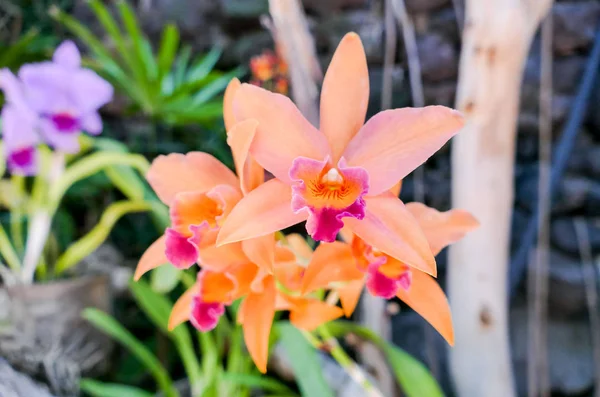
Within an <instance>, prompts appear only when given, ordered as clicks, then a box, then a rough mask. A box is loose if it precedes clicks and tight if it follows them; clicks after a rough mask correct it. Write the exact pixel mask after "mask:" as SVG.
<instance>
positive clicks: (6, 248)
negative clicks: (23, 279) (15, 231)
mask: <svg viewBox="0 0 600 397" xmlns="http://www.w3.org/2000/svg"><path fill="white" fill-rule="evenodd" d="M0 254H1V255H2V257H3V258H4V261H5V262H6V263H7V264H8V266H9V267H10V268H11V270H12V271H13V272H15V273H18V272H19V269H20V268H21V263H20V261H19V257H18V256H17V253H16V252H15V250H14V248H13V246H12V244H11V243H10V239H9V238H8V235H7V234H6V231H5V230H4V228H3V227H2V225H0Z"/></svg>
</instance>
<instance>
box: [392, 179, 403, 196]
mask: <svg viewBox="0 0 600 397" xmlns="http://www.w3.org/2000/svg"><path fill="white" fill-rule="evenodd" d="M401 190H402V179H400V180H399V181H398V183H396V184H395V185H394V186H392V188H391V189H390V192H391V193H392V194H393V195H394V196H396V197H398V196H400V191H401Z"/></svg>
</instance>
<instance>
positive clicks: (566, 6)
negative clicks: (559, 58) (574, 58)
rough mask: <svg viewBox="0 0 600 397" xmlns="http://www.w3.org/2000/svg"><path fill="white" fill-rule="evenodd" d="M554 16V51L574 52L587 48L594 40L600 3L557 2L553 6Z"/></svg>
mask: <svg viewBox="0 0 600 397" xmlns="http://www.w3.org/2000/svg"><path fill="white" fill-rule="evenodd" d="M552 16H553V18H554V39H553V42H554V51H555V52H556V53H558V54H572V53H574V52H575V51H577V50H580V49H585V48H587V47H589V46H590V44H591V43H592V42H593V40H594V36H595V34H596V29H597V26H598V17H600V3H598V2H597V1H594V0H591V1H581V2H573V3H571V2H567V3H556V4H555V5H554V6H553V7H552Z"/></svg>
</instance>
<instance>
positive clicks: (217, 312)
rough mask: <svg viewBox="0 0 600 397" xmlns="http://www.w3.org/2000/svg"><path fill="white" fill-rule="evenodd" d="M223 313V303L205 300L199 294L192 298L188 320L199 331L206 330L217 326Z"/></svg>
mask: <svg viewBox="0 0 600 397" xmlns="http://www.w3.org/2000/svg"><path fill="white" fill-rule="evenodd" d="M224 313H225V305H224V304H223V303H220V302H206V301H205V300H203V299H202V298H201V297H200V296H198V295H195V296H194V297H193V298H192V310H191V313H190V322H191V323H192V325H193V326H194V328H196V329H197V330H198V331H200V332H208V331H211V330H213V329H215V327H216V326H217V324H218V323H219V319H220V318H221V316H222V315H223V314H224Z"/></svg>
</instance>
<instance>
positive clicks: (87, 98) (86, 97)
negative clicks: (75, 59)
mask: <svg viewBox="0 0 600 397" xmlns="http://www.w3.org/2000/svg"><path fill="white" fill-rule="evenodd" d="M69 82H70V85H71V89H70V95H71V98H72V100H74V101H75V103H74V104H75V105H76V106H77V109H78V110H79V111H80V112H81V113H83V114H85V113H89V112H92V111H96V110H98V109H99V108H100V107H102V106H104V105H106V104H107V103H109V102H110V101H111V100H112V98H113V86H112V85H110V84H109V83H108V82H107V81H106V80H104V79H103V78H102V77H100V76H98V74H96V72H94V71H92V70H90V69H79V70H77V71H75V73H73V75H72V76H70V79H69Z"/></svg>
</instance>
